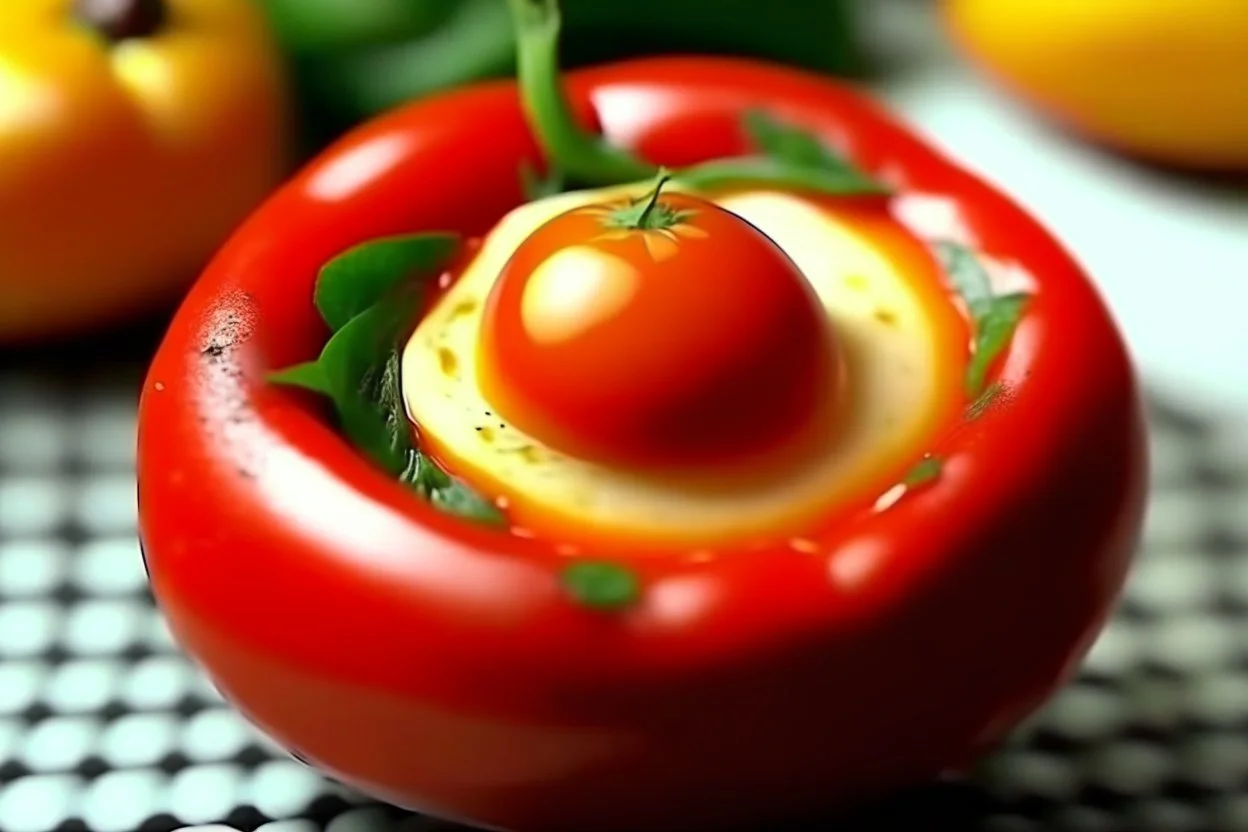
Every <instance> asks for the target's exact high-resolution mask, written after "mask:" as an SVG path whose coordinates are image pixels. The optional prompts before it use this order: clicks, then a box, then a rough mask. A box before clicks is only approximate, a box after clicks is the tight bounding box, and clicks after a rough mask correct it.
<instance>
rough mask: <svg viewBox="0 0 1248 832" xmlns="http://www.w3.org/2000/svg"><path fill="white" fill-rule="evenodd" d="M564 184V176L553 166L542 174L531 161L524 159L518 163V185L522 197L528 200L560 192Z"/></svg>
mask: <svg viewBox="0 0 1248 832" xmlns="http://www.w3.org/2000/svg"><path fill="white" fill-rule="evenodd" d="M565 185H566V178H565V177H564V175H563V174H562V173H561V172H560V171H559V170H556V169H555V168H553V167H552V168H551V169H550V170H549V171H547V172H546V174H545V175H544V176H543V175H542V174H540V173H538V171H537V167H536V166H535V165H534V164H533V163H532V162H529V161H528V160H525V161H523V162H521V163H520V187H521V189H522V190H523V191H524V198H525V199H527V200H529V201H530V202H536V201H537V200H539V199H545V198H546V197H550V196H555V195H556V194H561V193H563V191H564V187H565Z"/></svg>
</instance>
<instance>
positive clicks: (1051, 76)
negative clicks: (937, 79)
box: [944, 0, 1248, 169]
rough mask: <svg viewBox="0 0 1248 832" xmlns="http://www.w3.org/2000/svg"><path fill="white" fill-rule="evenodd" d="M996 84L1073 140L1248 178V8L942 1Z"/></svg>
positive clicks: (1212, 1)
mask: <svg viewBox="0 0 1248 832" xmlns="http://www.w3.org/2000/svg"><path fill="white" fill-rule="evenodd" d="M944 12H945V17H946V20H947V21H948V24H949V27H950V29H951V31H952V32H953V34H954V36H955V38H956V39H957V40H958V41H959V42H960V43H961V45H962V46H963V47H964V49H965V50H966V51H967V52H968V53H969V54H970V55H971V56H972V57H973V58H974V59H975V60H976V61H978V62H979V63H981V64H982V65H983V66H984V67H985V68H986V69H987V70H988V71H989V72H991V73H992V74H994V75H995V76H996V77H998V78H999V79H1001V80H1002V81H1003V82H1004V83H1005V84H1007V85H1008V86H1009V87H1011V88H1012V89H1013V90H1015V91H1017V92H1018V93H1019V94H1020V95H1022V96H1023V97H1025V98H1027V99H1029V100H1030V101H1032V102H1033V103H1035V104H1036V105H1037V106H1039V107H1040V108H1042V109H1044V110H1045V111H1047V112H1048V113H1049V114H1051V115H1052V116H1054V117H1055V118H1056V119H1058V120H1060V121H1062V122H1064V123H1065V124H1067V125H1068V126H1070V127H1071V128H1073V129H1075V130H1077V131H1079V132H1081V133H1084V134H1086V135H1088V136H1091V137H1093V138H1094V139H1096V140H1098V141H1100V142H1103V143H1105V144H1107V145H1111V146H1114V147H1117V148H1119V149H1120V150H1123V151H1125V152H1127V153H1130V154H1133V155H1138V156H1141V157H1144V158H1148V159H1152V160H1155V161H1159V162H1162V163H1167V164H1173V165H1179V166H1183V167H1191V168H1206V169H1244V168H1248V83H1245V79H1246V78H1248V3H1246V2H1245V0H1043V2H1031V3H1025V2H1007V1H1006V0H944Z"/></svg>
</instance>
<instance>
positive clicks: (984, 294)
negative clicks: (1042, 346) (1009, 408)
mask: <svg viewBox="0 0 1248 832" xmlns="http://www.w3.org/2000/svg"><path fill="white" fill-rule="evenodd" d="M936 253H937V257H938V258H939V259H940V261H941V264H942V265H943V266H944V269H945V273H946V274H947V275H948V277H949V282H950V283H951V284H953V288H954V289H955V290H956V291H957V293H958V294H959V295H961V297H962V300H963V301H964V302H965V303H966V307H967V310H968V311H969V312H970V315H971V323H972V326H973V329H974V345H973V347H972V349H971V360H970V363H969V364H968V365H967V367H966V379H965V381H966V394H967V396H968V397H970V398H971V399H972V400H974V399H977V398H978V397H979V396H980V394H981V393H982V392H983V391H984V385H985V383H986V382H987V379H988V371H989V370H990V369H991V368H992V365H993V363H994V362H995V361H996V360H997V358H998V357H999V356H1000V355H1001V353H1003V352H1004V351H1005V349H1006V348H1007V347H1008V346H1009V345H1010V341H1011V340H1012V339H1013V337H1014V331H1015V330H1016V329H1018V324H1019V321H1021V320H1022V317H1023V312H1024V310H1025V308H1026V305H1027V301H1028V299H1029V296H1028V295H1026V294H1023V293H1013V294H1009V295H994V294H993V291H992V281H991V280H990V279H989V276H988V270H987V269H985V268H984V266H983V263H981V262H980V260H979V257H978V256H977V255H976V254H975V252H973V251H971V250H970V249H968V248H967V247H966V246H962V245H959V244H957V243H939V244H937V245H936Z"/></svg>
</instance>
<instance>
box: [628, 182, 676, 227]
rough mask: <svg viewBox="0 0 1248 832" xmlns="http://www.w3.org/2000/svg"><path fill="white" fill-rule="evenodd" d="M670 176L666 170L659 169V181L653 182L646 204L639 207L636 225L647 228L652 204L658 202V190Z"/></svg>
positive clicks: (652, 209)
mask: <svg viewBox="0 0 1248 832" xmlns="http://www.w3.org/2000/svg"><path fill="white" fill-rule="evenodd" d="M671 178H672V175H671V174H670V173H668V172H667V171H666V170H662V169H660V170H659V181H658V182H655V183H654V190H653V191H651V192H650V198H649V199H648V200H647V201H646V205H645V207H644V208H642V209H641V213H640V214H638V215H637V227H638V228H648V227H649V226H647V225H646V223H647V222H649V220H650V215H651V214H652V213H654V206H656V205H658V204H659V192H660V191H662V190H663V186H664V185H666V184H667V181H668V180H669V179H671Z"/></svg>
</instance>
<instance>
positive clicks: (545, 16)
mask: <svg viewBox="0 0 1248 832" xmlns="http://www.w3.org/2000/svg"><path fill="white" fill-rule="evenodd" d="M508 2H509V3H510V4H511V11H512V17H513V18H514V20H515V25H516V75H517V78H518V80H519V83H520V95H521V99H522V101H523V104H524V110H525V114H526V116H527V117H528V120H529V125H530V127H531V128H532V130H533V132H534V133H535V134H536V135H537V138H538V141H539V142H541V144H542V146H543V148H544V149H545V151H546V153H547V155H548V156H549V158H550V163H551V165H552V166H554V167H555V168H557V169H558V170H560V171H561V172H562V173H563V174H564V175H565V176H566V177H568V178H569V179H573V180H576V181H578V182H582V183H584V184H585V185H618V184H623V183H626V182H636V181H638V180H640V179H648V178H650V177H652V176H654V173H655V168H654V166H653V165H651V164H649V163H647V162H645V161H642V160H641V159H638V158H637V157H635V156H633V155H632V154H631V153H629V152H627V151H625V150H623V149H621V148H618V147H614V146H612V145H611V144H609V143H607V142H606V141H604V140H603V139H602V138H601V137H600V136H596V135H594V134H592V133H589V132H587V131H586V130H584V129H582V128H581V126H580V125H579V124H578V123H577V121H576V117H575V116H574V115H573V113H572V108H571V106H570V105H569V103H568V100H567V98H566V97H565V95H564V92H563V86H562V84H561V81H560V72H559V33H560V29H561V26H562V19H561V15H560V12H559V3H558V0H508Z"/></svg>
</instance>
